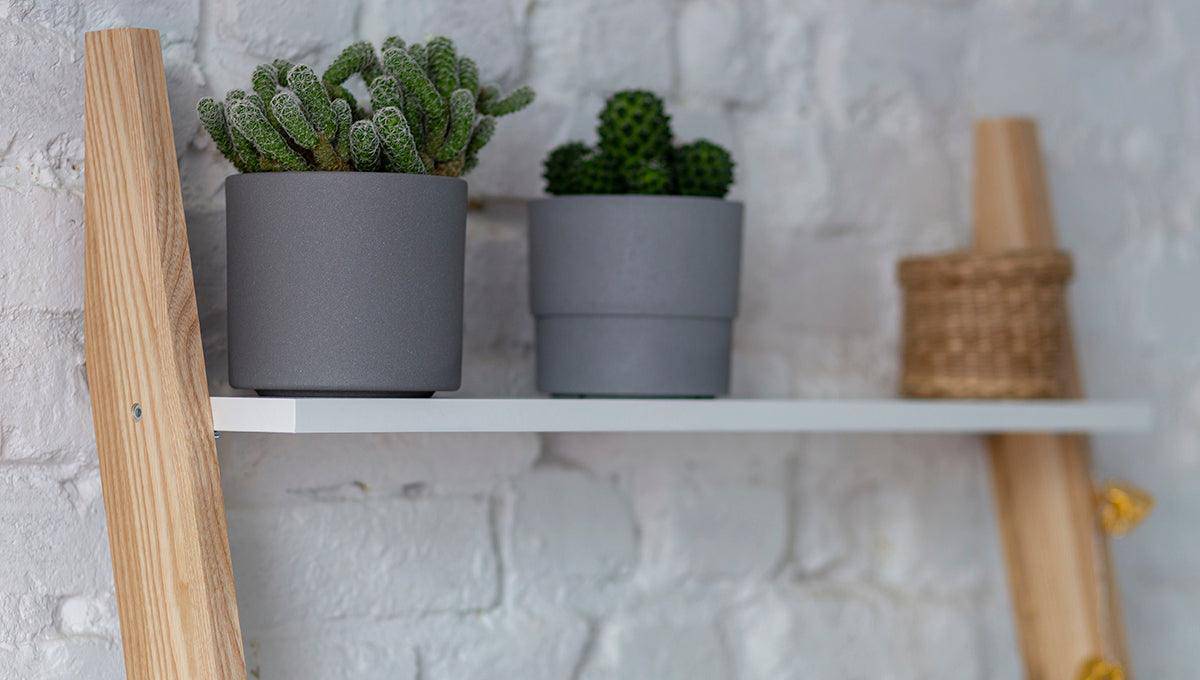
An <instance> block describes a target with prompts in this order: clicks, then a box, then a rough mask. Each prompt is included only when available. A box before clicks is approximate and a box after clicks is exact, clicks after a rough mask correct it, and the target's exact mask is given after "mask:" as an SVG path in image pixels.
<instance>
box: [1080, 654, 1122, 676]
mask: <svg viewBox="0 0 1200 680" xmlns="http://www.w3.org/2000/svg"><path fill="white" fill-rule="evenodd" d="M1078 680H1125V671H1124V670H1122V669H1121V667H1120V666H1119V665H1117V664H1115V663H1109V662H1107V661H1105V660H1104V659H1101V658H1099V657H1092V658H1091V659H1088V660H1087V661H1085V662H1083V668H1082V669H1080V671H1079V677H1078Z"/></svg>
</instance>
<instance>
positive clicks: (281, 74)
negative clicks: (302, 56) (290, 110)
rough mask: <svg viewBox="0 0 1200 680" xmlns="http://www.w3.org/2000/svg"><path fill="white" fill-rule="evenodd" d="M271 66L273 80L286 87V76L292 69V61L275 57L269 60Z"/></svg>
mask: <svg viewBox="0 0 1200 680" xmlns="http://www.w3.org/2000/svg"><path fill="white" fill-rule="evenodd" d="M271 66H273V67H274V68H275V81H276V82H278V83H279V85H280V86H281V87H287V86H288V81H287V76H288V72H289V71H291V70H292V66H293V64H292V62H290V61H288V60H287V59H276V60H275V61H273V62H271Z"/></svg>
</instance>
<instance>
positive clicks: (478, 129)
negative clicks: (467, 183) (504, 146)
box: [462, 116, 496, 174]
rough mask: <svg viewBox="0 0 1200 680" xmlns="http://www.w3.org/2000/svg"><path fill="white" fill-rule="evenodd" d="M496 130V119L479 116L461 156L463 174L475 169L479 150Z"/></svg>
mask: <svg viewBox="0 0 1200 680" xmlns="http://www.w3.org/2000/svg"><path fill="white" fill-rule="evenodd" d="M495 132H496V119H495V118H492V117H491V116H486V117H484V118H480V119H479V122H478V123H476V124H475V129H474V130H472V131H471V141H469V142H467V151H466V154H465V156H464V158H463V170H462V171H463V174H466V173H468V172H470V171H472V170H474V169H475V166H476V165H478V164H479V150H480V149H482V148H483V147H484V146H485V145H486V144H487V143H488V142H489V141H491V139H492V135H493V134H495Z"/></svg>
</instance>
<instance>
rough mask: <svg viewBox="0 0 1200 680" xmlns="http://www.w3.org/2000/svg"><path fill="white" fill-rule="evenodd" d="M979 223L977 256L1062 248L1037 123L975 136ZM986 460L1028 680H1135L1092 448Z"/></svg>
mask: <svg viewBox="0 0 1200 680" xmlns="http://www.w3.org/2000/svg"><path fill="white" fill-rule="evenodd" d="M974 212H975V214H974V218H975V247H976V248H977V249H979V250H984V251H1002V250H1009V249H1016V248H1046V249H1052V248H1055V247H1056V238H1055V233H1054V221H1053V217H1052V215H1051V209H1050V200H1049V192H1048V189H1047V184H1046V178H1045V172H1044V171H1043V168H1042V160H1041V151H1040V149H1039V146H1038V139H1037V126H1036V124H1035V123H1034V122H1033V121H1031V120H1027V119H1020V118H1005V119H992V120H983V121H980V122H979V123H978V124H977V125H976V128H975V182H974ZM1065 329H1066V330H1065V332H1066V335H1067V337H1066V338H1064V342H1065V343H1066V347H1067V352H1066V354H1065V358H1064V361H1063V366H1062V393H1061V396H1063V397H1066V398H1078V397H1082V396H1083V387H1082V381H1081V380H1080V376H1079V371H1078V368H1077V366H1076V361H1075V356H1074V352H1073V349H1072V341H1071V338H1070V326H1069V324H1068V325H1067V326H1066V327H1065ZM988 450H989V452H990V456H991V468H992V480H993V486H994V490H995V496H996V504H997V511H998V518H999V521H1000V533H1001V536H1002V539H1003V543H1004V553H1005V559H1006V562H1007V566H1008V575H1009V585H1010V588H1011V590H1012V598H1013V606H1014V610H1015V619H1016V623H1017V628H1018V631H1017V633H1018V640H1019V642H1020V645H1021V652H1022V655H1023V657H1024V662H1025V671H1026V673H1025V674H1026V677H1027V678H1029V680H1069V679H1070V678H1074V677H1075V676H1076V674H1077V673H1078V672H1079V670H1080V668H1081V666H1082V664H1083V663H1084V661H1085V660H1086V659H1088V658H1089V657H1095V656H1100V657H1103V658H1105V659H1110V660H1115V661H1118V662H1119V663H1121V665H1122V666H1123V667H1124V668H1125V669H1126V671H1127V677H1132V676H1131V675H1129V674H1128V670H1129V664H1128V659H1127V655H1126V652H1125V641H1124V631H1123V627H1122V625H1121V613H1120V605H1119V598H1118V597H1117V593H1116V589H1115V585H1114V583H1113V579H1112V569H1111V560H1110V557H1109V553H1108V543H1107V540H1106V538H1105V536H1104V534H1103V532H1102V531H1101V530H1100V527H1099V523H1098V521H1097V516H1096V511H1095V504H1094V500H1093V499H1094V495H1093V487H1092V479H1091V474H1090V467H1091V462H1090V453H1089V450H1088V442H1087V439H1086V438H1085V437H1082V436H1077V435H1049V434H1021V435H1017V434H1012V435H996V436H992V437H989V438H988Z"/></svg>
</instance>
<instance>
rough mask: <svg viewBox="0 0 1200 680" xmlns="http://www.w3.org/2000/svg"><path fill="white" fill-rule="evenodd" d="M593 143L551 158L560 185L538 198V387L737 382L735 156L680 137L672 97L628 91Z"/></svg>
mask: <svg viewBox="0 0 1200 680" xmlns="http://www.w3.org/2000/svg"><path fill="white" fill-rule="evenodd" d="M597 133H598V134H597V136H598V138H599V141H598V143H597V145H596V147H595V148H590V147H588V146H586V145H585V144H582V143H580V142H568V143H567V144H564V145H562V146H559V147H558V148H556V149H554V150H553V151H551V152H550V154H549V155H548V156H547V158H546V160H545V174H544V176H545V179H546V191H547V192H548V193H550V194H552V195H554V197H553V198H548V199H543V200H538V201H534V202H533V203H532V204H531V205H530V231H529V244H530V246H529V249H530V253H529V256H530V293H531V295H530V299H531V305H532V308H533V314H534V316H535V318H536V322H537V374H538V377H537V380H538V389H540V390H542V391H544V392H549V393H551V394H555V395H561V396H568V395H570V396H661V397H711V396H716V395H721V394H726V393H728V391H729V353H730V340H731V335H732V327H733V318H734V316H735V315H736V313H737V302H738V280H739V271H740V265H741V247H742V205H741V203H738V202H734V201H727V200H724V199H723V197H724V196H725V194H726V193H727V192H728V191H729V187H730V185H731V184H732V183H733V166H734V164H733V160H732V158H731V157H730V155H729V153H728V152H727V151H725V150H724V149H722V148H721V147H720V146H717V145H716V144H713V143H712V142H709V141H706V140H698V141H694V142H691V143H689V144H683V145H681V146H676V145H675V144H674V140H673V134H672V132H671V122H670V117H669V116H668V115H667V113H666V111H665V108H664V106H663V102H662V100H661V99H660V98H659V97H657V96H656V95H654V94H653V93H650V92H646V91H641V90H628V91H624V92H618V93H616V94H614V95H613V96H612V97H610V98H609V99H608V101H607V102H606V103H605V105H604V109H603V111H601V113H600V123H599V127H598V130H597Z"/></svg>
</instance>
